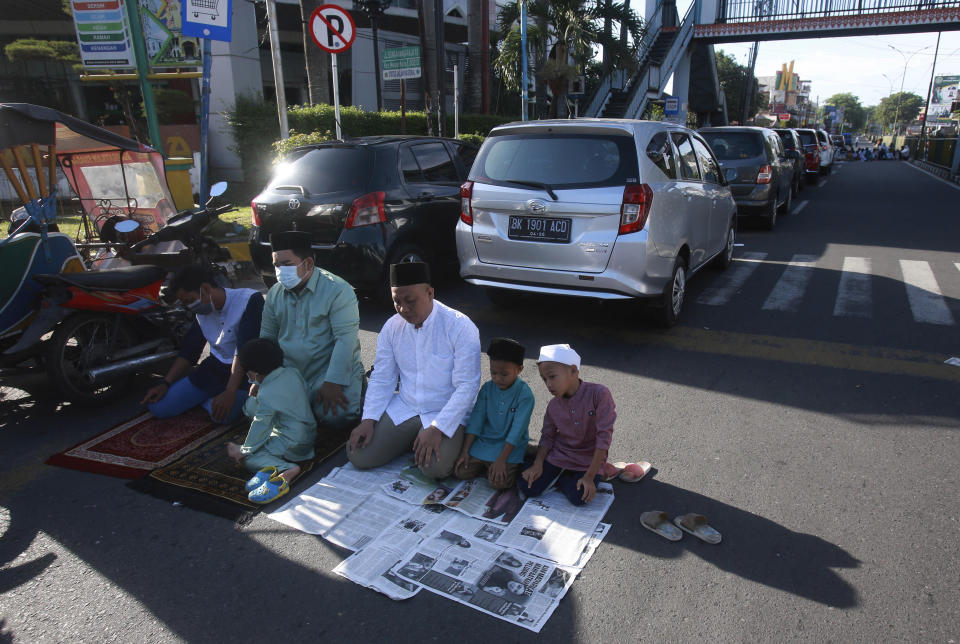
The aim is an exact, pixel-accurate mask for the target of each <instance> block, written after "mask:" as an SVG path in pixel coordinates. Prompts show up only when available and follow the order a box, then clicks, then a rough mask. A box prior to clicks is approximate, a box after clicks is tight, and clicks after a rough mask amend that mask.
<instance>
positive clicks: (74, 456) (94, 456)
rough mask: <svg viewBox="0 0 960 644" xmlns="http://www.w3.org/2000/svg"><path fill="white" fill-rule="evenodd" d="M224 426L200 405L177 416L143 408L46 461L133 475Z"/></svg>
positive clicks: (141, 473)
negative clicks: (154, 413)
mask: <svg viewBox="0 0 960 644" xmlns="http://www.w3.org/2000/svg"><path fill="white" fill-rule="evenodd" d="M225 430H226V427H225V426H224V425H220V424H218V423H215V422H213V421H212V420H210V416H209V415H207V412H206V411H204V410H203V409H194V410H191V411H189V412H187V413H186V414H183V415H181V416H178V417H177V418H154V417H153V416H151V415H150V413H149V412H144V413H142V414H139V415H138V416H135V417H134V418H131V419H130V420H128V421H125V422H123V423H120V424H119V425H116V426H115V427H112V428H111V429H108V430H107V431H105V432H103V433H102V434H97V435H96V436H94V437H93V438H89V439H87V440H85V441H83V442H82V443H80V444H79V445H75V446H73V447H71V448H70V449H68V450H66V451H63V452H60V453H59V454H54V455H53V456H51V457H50V458H49V459H47V464H48V465H57V466H59V467H67V468H70V469H74V470H81V471H84V472H95V473H97V474H107V475H110V476H117V477H121V478H128V479H136V478H140V477H142V476H145V475H146V474H148V473H149V472H150V471H151V470H154V469H156V468H158V467H163V466H165V465H168V464H170V463H173V462H174V461H176V460H177V459H178V458H180V457H182V456H183V455H185V454H188V453H189V452H191V451H193V450H195V449H196V448H197V447H199V446H201V445H203V444H204V443H206V442H207V441H208V440H210V439H211V438H212V437H214V436H216V435H217V434H218V433H221V432H223V431H225Z"/></svg>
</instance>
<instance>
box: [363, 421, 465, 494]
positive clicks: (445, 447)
mask: <svg viewBox="0 0 960 644" xmlns="http://www.w3.org/2000/svg"><path fill="white" fill-rule="evenodd" d="M422 429H423V423H421V422H420V417H419V416H414V417H413V418H410V419H409V420H405V421H403V422H402V423H400V424H399V425H395V424H394V423H393V421H392V420H391V419H390V416H388V415H387V414H386V412H384V414H383V415H382V416H381V417H380V420H379V421H377V423H376V424H375V425H374V429H373V438H372V439H371V441H370V442H369V443H368V444H367V446H366V447H361V448H359V449H355V450H353V451H352V452H351V451H350V450H349V449H348V450H347V458H349V459H350V462H351V463H353V466H354V467H356V468H357V469H360V470H368V469H370V468H373V467H380V466H381V465H386V464H387V463H389V462H390V461H392V460H393V459H395V458H396V457H398V456H400V455H401V454H403V453H404V452H409V451H410V450H411V449H412V448H413V441H414V440H416V438H417V434H419V433H420V430H422ZM463 432H464V429H463V425H460V426H459V427H457V431H456V432H454V434H453V436H451V437H449V438H447V437H446V436H444V437H443V440H441V441H440V448H439V449H438V450H437V456H434V457H433V458H432V461H431V462H430V464H429V465H427V466H426V467H421V468H420V471H421V472H423V473H424V475H426V476H429V477H431V478H434V479H444V478H447V477H448V476H450V474H451V473H452V472H453V466H454V465H455V464H456V462H457V457H459V456H460V450H461V449H462V448H463Z"/></svg>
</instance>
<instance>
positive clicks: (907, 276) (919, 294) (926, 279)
mask: <svg viewBox="0 0 960 644" xmlns="http://www.w3.org/2000/svg"><path fill="white" fill-rule="evenodd" d="M900 271H901V272H902V273H903V285H904V286H905V287H906V288H907V300H908V301H909V302H910V310H911V311H913V319H914V320H916V321H917V322H926V323H927V324H940V325H952V324H954V321H953V315H951V313H950V309H949V308H947V303H946V302H945V301H944V299H943V294H942V293H941V292H940V285H939V284H938V283H937V278H935V277H934V276H933V270H932V269H931V268H930V264H929V263H927V262H924V261H921V260H914V259H901V260H900Z"/></svg>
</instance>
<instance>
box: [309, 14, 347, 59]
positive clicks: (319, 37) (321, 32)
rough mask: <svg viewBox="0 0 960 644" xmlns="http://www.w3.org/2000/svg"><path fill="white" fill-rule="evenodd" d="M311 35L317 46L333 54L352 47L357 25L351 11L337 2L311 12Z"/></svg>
mask: <svg viewBox="0 0 960 644" xmlns="http://www.w3.org/2000/svg"><path fill="white" fill-rule="evenodd" d="M308 24H309V25H310V37H311V38H313V42H315V43H316V44H317V47H319V48H320V49H323V50H325V51H329V52H330V53H331V54H336V53H339V52H341V51H346V50H348V49H350V45H352V44H353V39H354V38H356V37H357V27H356V25H355V24H354V23H353V18H351V17H350V12H349V11H347V10H346V9H344V8H343V7H340V6H337V5H335V4H325V5H321V6H319V7H317V8H316V9H314V10H313V13H311V14H310V20H309V23H308Z"/></svg>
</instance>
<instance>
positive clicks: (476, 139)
mask: <svg viewBox="0 0 960 644" xmlns="http://www.w3.org/2000/svg"><path fill="white" fill-rule="evenodd" d="M486 138H487V137H485V136H480V135H479V134H461V135H460V140H461V141H463V142H465V143H471V144H473V145H475V146H477V147H478V148H479V147H480V145H481V144H482V143H483V141H484V139H486Z"/></svg>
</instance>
